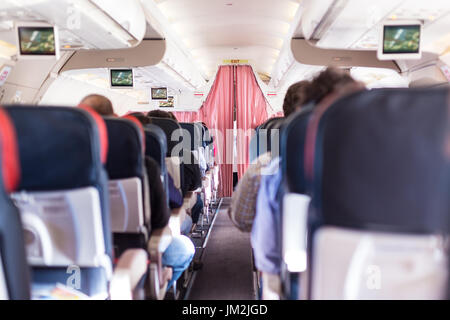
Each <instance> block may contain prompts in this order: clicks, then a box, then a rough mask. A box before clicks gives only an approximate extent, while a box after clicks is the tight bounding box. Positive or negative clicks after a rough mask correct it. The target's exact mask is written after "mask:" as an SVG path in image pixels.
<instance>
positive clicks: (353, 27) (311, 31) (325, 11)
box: [293, 0, 450, 54]
mask: <svg viewBox="0 0 450 320" xmlns="http://www.w3.org/2000/svg"><path fill="white" fill-rule="evenodd" d="M302 4H303V5H304V7H305V9H304V12H303V16H302V21H301V23H300V24H299V25H298V27H297V30H296V31H295V32H294V35H293V36H294V37H298V38H302V37H305V38H307V39H313V40H317V43H316V44H317V46H319V47H322V48H338V49H340V48H342V49H367V50H376V49H377V48H378V41H379V33H380V28H381V25H382V21H384V20H421V21H423V23H424V31H423V36H422V39H423V42H422V45H423V48H424V49H425V50H428V51H433V52H436V50H434V49H435V44H436V43H437V42H439V41H440V39H441V38H443V37H444V36H446V35H447V36H448V35H450V1H449V0H426V1H425V0H377V1H373V0H304V1H303V2H302ZM436 53H438V54H439V53H440V52H436Z"/></svg>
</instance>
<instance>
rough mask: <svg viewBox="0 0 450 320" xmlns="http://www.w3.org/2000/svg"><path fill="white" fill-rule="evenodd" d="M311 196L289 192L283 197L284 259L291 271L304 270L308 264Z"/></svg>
mask: <svg viewBox="0 0 450 320" xmlns="http://www.w3.org/2000/svg"><path fill="white" fill-rule="evenodd" d="M310 200H311V198H310V197H309V196H307V195H303V194H297V193H288V194H286V195H285V196H284V198H283V213H282V214H283V219H282V221H283V225H282V235H283V237H282V247H283V260H284V262H285V263H286V267H287V270H288V271H289V272H304V271H305V270H306V266H307V234H306V233H307V225H308V224H307V221H308V209H309V203H310Z"/></svg>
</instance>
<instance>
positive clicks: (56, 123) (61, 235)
mask: <svg viewBox="0 0 450 320" xmlns="http://www.w3.org/2000/svg"><path fill="white" fill-rule="evenodd" d="M5 110H6V111H7V113H8V114H9V116H10V117H11V119H12V121H13V123H14V126H15V128H16V132H17V140H18V145H19V155H20V164H21V168H22V175H21V181H20V184H19V186H18V188H17V190H18V191H16V192H14V193H13V194H12V195H11V196H12V198H13V200H14V202H15V204H16V205H17V206H18V208H19V209H20V211H21V217H22V221H23V225H24V230H25V231H24V233H25V240H26V249H27V255H28V262H29V263H30V264H31V265H32V283H33V291H34V292H41V289H42V290H46V289H47V288H49V287H51V286H54V285H55V284H56V283H62V284H64V285H66V284H67V285H69V286H71V285H73V286H75V287H76V289H78V290H79V291H81V292H82V293H84V294H86V295H88V296H91V297H96V298H107V297H108V283H109V280H110V279H111V277H112V258H113V251H112V241H111V229H110V219H109V200H108V178H107V174H106V172H105V170H104V168H103V163H104V162H105V161H106V155H107V136H106V129H105V127H104V125H103V127H102V126H101V125H100V126H99V125H98V123H101V122H97V120H98V119H97V118H94V116H92V115H90V113H89V112H87V111H85V110H82V109H81V108H67V107H44V106H43V107H39V108H38V107H35V106H6V107H5ZM100 120H101V119H100Z"/></svg>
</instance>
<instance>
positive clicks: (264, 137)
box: [255, 117, 285, 157]
mask: <svg viewBox="0 0 450 320" xmlns="http://www.w3.org/2000/svg"><path fill="white" fill-rule="evenodd" d="M284 119H285V118H284V117H274V118H270V119H268V120H267V121H266V122H264V123H263V124H261V125H259V126H258V127H257V129H256V138H255V139H256V143H257V146H256V155H257V157H259V156H260V155H262V154H265V153H267V152H270V151H271V150H272V142H275V141H279V137H280V135H279V132H278V131H276V130H277V129H278V130H279V129H280V128H281V125H282V124H283V121H284ZM277 154H278V152H277Z"/></svg>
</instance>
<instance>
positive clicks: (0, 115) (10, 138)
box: [0, 109, 20, 192]
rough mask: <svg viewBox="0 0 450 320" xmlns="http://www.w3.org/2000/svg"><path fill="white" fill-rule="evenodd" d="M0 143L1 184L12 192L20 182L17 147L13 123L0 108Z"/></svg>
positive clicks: (7, 190)
mask: <svg viewBox="0 0 450 320" xmlns="http://www.w3.org/2000/svg"><path fill="white" fill-rule="evenodd" d="M0 145H1V169H2V176H3V185H4V187H5V190H6V192H12V191H14V190H15V189H16V188H17V187H18V186H19V182H20V160H19V148H18V146H17V135H16V130H15V128H14V125H13V124H12V122H11V120H10V118H9V116H8V115H7V113H6V112H5V111H4V110H3V109H0Z"/></svg>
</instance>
